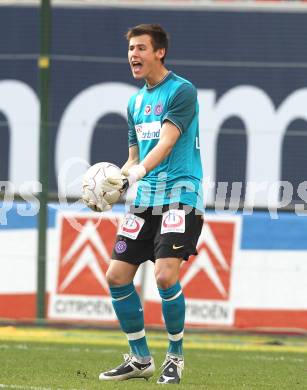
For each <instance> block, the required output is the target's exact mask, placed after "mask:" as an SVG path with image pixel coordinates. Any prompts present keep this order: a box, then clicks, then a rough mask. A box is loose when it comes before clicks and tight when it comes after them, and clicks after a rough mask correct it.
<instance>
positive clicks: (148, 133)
mask: <svg viewBox="0 0 307 390" xmlns="http://www.w3.org/2000/svg"><path fill="white" fill-rule="evenodd" d="M160 130H161V123H160V121H154V122H148V123H147V122H144V123H141V124H138V125H135V131H136V135H137V137H138V140H139V141H150V140H152V139H159V138H160Z"/></svg>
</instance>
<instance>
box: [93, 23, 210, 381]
mask: <svg viewBox="0 0 307 390" xmlns="http://www.w3.org/2000/svg"><path fill="white" fill-rule="evenodd" d="M126 37H127V40H128V60H129V64H130V67H131V71H132V75H133V77H134V78H135V79H144V80H145V85H144V87H143V88H141V89H140V91H139V92H138V93H137V94H135V95H134V96H132V97H131V98H130V100H129V103H128V141H129V157H128V161H127V162H126V164H125V165H124V166H123V168H122V173H123V176H121V177H117V178H116V177H113V178H112V177H111V178H108V179H107V181H106V182H105V184H104V185H103V188H102V190H103V191H105V192H108V191H114V190H120V191H123V192H124V191H126V190H127V188H128V187H129V186H131V185H132V184H133V183H135V182H137V181H138V182H139V185H138V192H137V196H136V199H135V202H134V206H133V207H132V208H131V209H130V212H129V213H128V214H126V215H125V217H124V219H123V223H122V225H121V226H120V228H119V231H118V235H117V237H116V242H115V245H114V250H113V254H112V260H111V262H110V266H109V269H108V271H107V275H106V276H107V280H108V283H109V286H110V292H111V296H112V302H113V307H114V310H115V313H116V315H117V318H118V320H119V323H120V325H121V328H122V330H123V331H124V332H125V333H126V336H127V338H128V342H129V345H130V350H131V354H130V355H125V361H124V362H123V363H122V364H120V365H119V366H118V367H116V368H114V369H111V370H110V371H106V372H102V373H101V374H100V376H99V379H101V380H125V379H130V378H136V377H141V378H145V379H148V378H149V377H151V376H152V375H153V372H154V369H155V366H154V361H153V358H152V356H151V354H150V351H149V349H148V345H147V342H146V336H145V330H144V318H143V309H142V306H141V302H140V299H139V296H138V294H137V292H136V290H135V288H134V284H133V279H134V276H135V274H136V271H137V269H138V267H139V266H140V264H142V263H143V262H145V261H147V260H151V261H153V262H154V263H155V278H156V283H157V287H158V290H159V294H160V296H161V299H162V312H163V316H164V320H165V326H166V330H167V333H168V339H169V347H168V351H167V353H166V358H165V361H164V364H163V366H162V367H163V369H162V372H161V375H160V377H159V379H158V383H165V384H168V383H179V382H180V379H181V376H182V370H183V367H184V360H183V347H182V341H183V332H184V319H185V301H184V296H183V293H182V289H181V286H180V283H179V271H180V265H181V263H182V261H187V260H188V259H189V256H190V255H194V254H196V245H197V241H198V237H199V235H200V232H201V229H202V225H203V221H202V212H203V199H202V193H201V191H202V183H201V180H202V167H201V159H200V150H199V140H198V139H199V138H198V137H199V134H198V132H199V129H198V103H197V91H196V88H195V87H194V86H193V84H191V83H190V82H189V81H187V80H185V79H184V78H182V77H179V76H177V75H176V74H175V73H173V72H172V71H169V70H168V69H167V68H166V67H165V65H164V60H165V57H166V54H167V49H168V36H167V33H166V32H165V31H164V29H163V28H162V27H161V26H160V25H156V24H142V25H139V26H136V27H133V28H131V29H129V30H128V32H127V35H126Z"/></svg>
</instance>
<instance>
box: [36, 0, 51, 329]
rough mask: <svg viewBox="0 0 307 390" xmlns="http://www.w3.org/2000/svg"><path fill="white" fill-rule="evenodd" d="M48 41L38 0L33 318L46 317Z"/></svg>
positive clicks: (45, 11) (45, 6) (46, 1)
mask: <svg viewBox="0 0 307 390" xmlns="http://www.w3.org/2000/svg"><path fill="white" fill-rule="evenodd" d="M50 40H51V6H50V0H41V6H40V57H39V60H38V68H39V97H40V137H39V181H40V183H41V185H42V189H41V192H40V193H39V196H38V198H39V202H40V209H39V215H38V246H37V299H36V317H37V318H36V319H37V321H38V322H40V321H42V320H44V319H45V312H46V309H45V293H46V254H47V226H48V214H47V213H48V208H47V207H48V165H49V162H48V158H49V157H48V155H49V153H48V144H49V142H48V138H49V134H48V133H49V131H48V107H49V78H50Z"/></svg>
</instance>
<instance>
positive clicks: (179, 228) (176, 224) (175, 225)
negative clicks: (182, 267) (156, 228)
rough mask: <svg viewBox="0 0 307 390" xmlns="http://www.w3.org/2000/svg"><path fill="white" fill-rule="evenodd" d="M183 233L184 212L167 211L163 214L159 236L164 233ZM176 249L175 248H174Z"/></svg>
mask: <svg viewBox="0 0 307 390" xmlns="http://www.w3.org/2000/svg"><path fill="white" fill-rule="evenodd" d="M184 232H185V212H184V210H168V211H166V212H165V213H163V216H162V224H161V234H164V233H184ZM174 249H177V248H174Z"/></svg>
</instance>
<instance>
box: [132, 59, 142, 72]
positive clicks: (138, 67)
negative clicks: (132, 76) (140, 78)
mask: <svg viewBox="0 0 307 390" xmlns="http://www.w3.org/2000/svg"><path fill="white" fill-rule="evenodd" d="M131 66H132V69H133V71H134V72H135V73H138V72H140V71H141V69H142V67H143V65H142V63H141V62H139V61H132V62H131Z"/></svg>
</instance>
